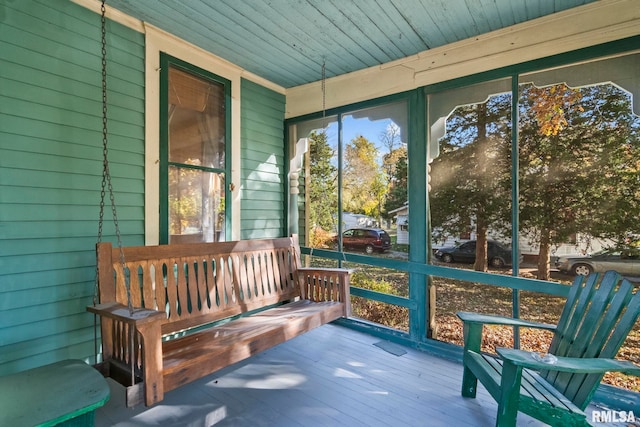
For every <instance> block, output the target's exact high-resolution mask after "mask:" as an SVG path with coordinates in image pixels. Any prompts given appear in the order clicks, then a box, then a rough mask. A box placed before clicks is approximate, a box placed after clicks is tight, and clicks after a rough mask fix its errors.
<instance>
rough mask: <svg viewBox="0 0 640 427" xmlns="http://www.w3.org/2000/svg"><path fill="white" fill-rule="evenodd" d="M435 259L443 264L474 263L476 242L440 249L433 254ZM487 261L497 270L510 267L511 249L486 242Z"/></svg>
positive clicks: (494, 242)
mask: <svg viewBox="0 0 640 427" xmlns="http://www.w3.org/2000/svg"><path fill="white" fill-rule="evenodd" d="M435 257H436V258H438V259H439V260H441V261H443V262H464V263H472V262H475V261H476V241H475V240H469V241H468V242H464V243H460V244H459V245H457V246H450V247H446V248H440V249H438V250H437V251H436V252H435ZM487 259H488V262H489V265H490V266H491V267H497V268H499V267H504V266H507V265H511V264H512V262H511V248H510V247H508V246H503V245H501V244H500V243H498V242H496V241H493V240H489V241H488V242H487ZM519 262H522V256H520V259H519Z"/></svg>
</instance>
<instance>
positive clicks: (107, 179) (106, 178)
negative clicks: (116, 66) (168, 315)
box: [93, 0, 133, 314]
mask: <svg viewBox="0 0 640 427" xmlns="http://www.w3.org/2000/svg"><path fill="white" fill-rule="evenodd" d="M100 12H101V18H100V29H101V45H102V51H101V54H102V185H101V187H100V217H99V220H98V239H97V240H98V243H100V242H101V241H102V233H103V224H104V209H105V197H106V193H107V190H108V191H109V201H110V202H111V213H112V215H113V224H114V226H115V232H116V238H117V241H118V248H119V249H120V263H121V264H122V272H123V274H124V275H125V277H124V279H125V285H126V286H125V287H126V290H127V304H128V308H129V313H130V314H133V304H132V302H131V287H130V282H129V280H127V277H126V265H125V257H124V249H123V247H122V236H121V233H120V226H119V224H118V214H117V212H116V202H115V196H114V193H113V185H112V184H111V173H110V171H109V149H108V144H107V142H108V132H107V122H108V120H107V31H106V6H105V0H102V2H101V7H100ZM98 268H99V267H98V265H96V283H95V292H94V295H93V304H94V305H96V304H97V301H98V292H99V286H98V276H99V274H98Z"/></svg>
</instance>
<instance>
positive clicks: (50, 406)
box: [0, 360, 109, 427]
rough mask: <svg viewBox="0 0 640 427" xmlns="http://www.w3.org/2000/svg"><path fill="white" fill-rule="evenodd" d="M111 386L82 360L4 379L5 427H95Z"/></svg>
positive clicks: (0, 415) (0, 396)
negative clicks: (97, 410) (97, 413)
mask: <svg viewBox="0 0 640 427" xmlns="http://www.w3.org/2000/svg"><path fill="white" fill-rule="evenodd" d="M107 400H109V385H108V384H107V381H106V380H105V379H104V378H103V376H102V375H101V374H100V373H99V372H98V371H97V370H95V369H94V368H93V367H91V366H89V365H87V364H86V363H84V362H82V361H81V360H63V361H61V362H57V363H52V364H50V365H46V366H41V367H39V368H34V369H30V370H28V371H23V372H18V373H16V374H12V375H7V376H5V377H0V425H1V426H12V427H19V426H65V427H80V426H93V425H94V420H95V410H96V409H97V408H99V407H101V406H102V405H104V404H105V403H106V402H107Z"/></svg>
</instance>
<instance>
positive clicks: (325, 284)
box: [298, 267, 351, 317]
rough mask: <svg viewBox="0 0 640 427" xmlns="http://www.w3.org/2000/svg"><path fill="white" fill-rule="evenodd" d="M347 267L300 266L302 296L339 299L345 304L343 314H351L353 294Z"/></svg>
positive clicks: (322, 299) (325, 299) (313, 299)
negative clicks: (351, 293)
mask: <svg viewBox="0 0 640 427" xmlns="http://www.w3.org/2000/svg"><path fill="white" fill-rule="evenodd" d="M350 274H351V270H349V269H346V268H315V267H300V268H298V279H299V283H300V286H301V287H302V297H303V298H304V299H309V300H312V301H339V302H341V303H342V304H344V311H343V313H342V314H343V316H344V317H349V316H351V295H350V287H351V285H350V282H349V276H350Z"/></svg>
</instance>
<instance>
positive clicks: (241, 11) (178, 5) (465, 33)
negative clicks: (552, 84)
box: [107, 0, 596, 88]
mask: <svg viewBox="0 0 640 427" xmlns="http://www.w3.org/2000/svg"><path fill="white" fill-rule="evenodd" d="M593 1H596V0H188V1H176V0H107V5H108V6H111V7H114V8H116V9H118V10H120V11H122V12H124V13H126V14H128V15H130V16H133V17H135V18H137V19H140V20H143V21H146V22H148V23H150V24H153V25H154V26H156V27H159V28H161V29H163V30H165V31H167V32H169V33H172V34H175V35H176V36H178V37H180V38H182V39H184V40H186V41H188V42H190V43H192V44H194V45H196V46H199V47H201V48H203V49H205V50H207V51H209V52H211V53H213V54H215V55H217V56H219V57H222V58H224V59H226V60H228V61H230V62H232V63H234V64H236V65H238V66H240V67H242V68H244V69H245V70H247V71H250V72H252V73H254V74H256V75H258V76H261V77H263V78H265V79H267V80H270V81H272V82H274V83H276V84H278V85H280V86H283V87H285V88H290V87H294V86H298V85H301V84H305V83H309V82H313V81H317V80H320V78H321V75H322V73H321V69H322V64H323V62H324V63H326V76H327V78H330V77H333V76H336V75H340V74H344V73H349V72H352V71H356V70H360V69H363V68H367V67H371V66H375V65H380V64H384V63H386V62H389V61H393V60H397V59H401V58H404V57H407V56H411V55H414V54H417V53H418V52H421V51H425V50H428V49H432V48H434V47H438V46H442V45H446V44H448V43H453V42H456V41H459V40H463V39H467V38H470V37H474V36H477V35H480V34H483V33H487V32H490V31H493V30H497V29H500V28H504V27H508V26H511V25H514V24H517V23H521V22H525V21H528V20H532V19H535V18H539V17H542V16H545V15H549V14H552V13H555V12H560V11H562V10H566V9H570V8H573V7H577V6H581V5H584V4H587V3H591V2H593Z"/></svg>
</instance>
